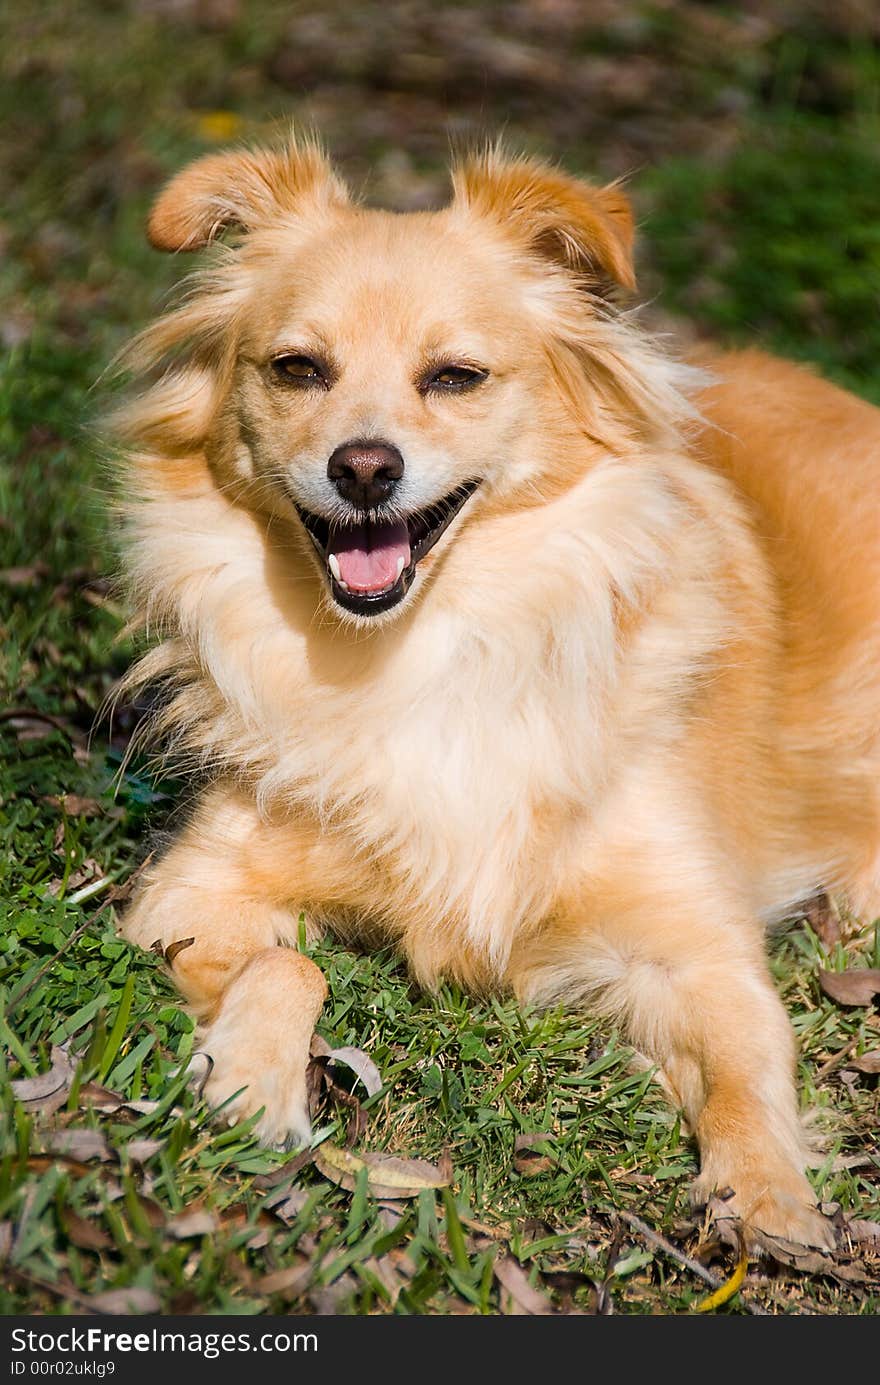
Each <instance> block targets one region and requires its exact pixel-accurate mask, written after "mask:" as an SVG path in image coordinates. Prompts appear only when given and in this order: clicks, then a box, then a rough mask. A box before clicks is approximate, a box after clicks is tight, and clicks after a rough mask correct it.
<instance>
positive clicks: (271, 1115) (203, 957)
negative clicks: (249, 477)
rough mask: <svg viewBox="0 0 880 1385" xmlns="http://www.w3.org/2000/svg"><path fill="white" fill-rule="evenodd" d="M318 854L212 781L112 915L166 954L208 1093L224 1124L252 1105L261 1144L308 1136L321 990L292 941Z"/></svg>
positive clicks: (313, 841) (313, 837) (312, 834)
mask: <svg viewBox="0 0 880 1385" xmlns="http://www.w3.org/2000/svg"><path fill="white" fill-rule="evenodd" d="M326 853H327V847H326V844H325V843H324V841H323V839H322V837H321V835H320V834H319V833H318V832H317V831H316V830H313V829H312V828H311V826H310V825H308V824H304V823H303V822H301V821H300V820H290V819H284V820H281V821H278V822H274V823H272V822H267V821H265V820H263V819H262V818H261V817H260V816H259V814H258V813H257V809H256V805H255V804H254V803H253V802H252V801H251V800H250V799H249V798H248V797H247V796H246V795H245V794H243V793H241V792H239V791H237V790H235V789H223V788H216V789H214V790H212V791H211V792H210V793H209V794H208V795H207V796H206V797H205V799H204V800H203V801H202V802H201V804H200V805H199V808H198V810H197V812H196V814H195V816H194V817H193V819H192V821H191V822H190V823H189V825H188V826H187V827H186V828H185V830H184V831H183V833H182V834H181V836H180V837H179V838H178V839H177V841H176V842H175V843H174V845H173V846H172V847H171V849H170V850H169V851H168V853H167V854H166V855H165V856H163V857H162V858H161V859H160V860H159V862H158V863H157V864H156V865H155V866H154V867H152V868H151V869H150V870H149V871H148V872H146V873H145V877H144V879H143V881H142V883H141V885H140V887H139V889H138V892H137V895H136V897H135V899H134V901H133V903H132V905H131V907H130V908H129V910H128V911H127V913H126V914H125V916H124V918H123V921H122V932H123V934H124V935H125V936H126V937H127V938H128V939H129V940H130V941H131V942H134V943H138V944H139V945H140V946H141V947H144V948H150V947H153V946H154V945H155V944H156V943H158V944H159V945H160V946H161V948H162V950H163V951H165V952H166V954H167V957H168V959H169V961H170V966H171V972H172V975H173V977H174V979H175V981H176V983H177V984H178V986H179V987H180V989H181V991H182V992H183V995H184V997H185V998H186V1000H187V1001H188V1002H189V1004H190V1005H191V1006H192V1008H193V1009H194V1010H195V1012H196V1013H197V1015H198V1016H199V1018H200V1020H201V1022H202V1032H201V1034H200V1036H199V1045H200V1047H201V1048H202V1049H203V1050H204V1051H206V1052H207V1053H208V1054H209V1055H210V1056H211V1058H212V1059H213V1067H212V1070H211V1074H210V1077H209V1079H208V1082H207V1084H206V1088H205V1095H206V1098H207V1100H208V1101H209V1102H210V1103H211V1105H213V1106H218V1105H221V1104H224V1112H223V1114H224V1116H225V1117H227V1118H228V1119H229V1120H230V1121H232V1120H237V1119H241V1118H244V1117H247V1116H251V1115H255V1114H256V1113H257V1112H258V1111H260V1109H261V1108H262V1115H261V1116H260V1119H259V1121H258V1123H257V1125H256V1127H255V1129H256V1133H257V1135H258V1136H259V1138H260V1139H261V1141H262V1142H263V1143H264V1144H270V1145H278V1146H291V1145H294V1144H298V1143H303V1142H305V1141H307V1140H308V1139H309V1135H310V1125H309V1114H308V1102H307V1098H306V1066H307V1064H308V1059H309V1044H310V1041H311V1037H312V1033H313V1030H314V1027H315V1023H316V1021H317V1019H318V1016H319V1014H320V1011H321V1007H322V1005H323V1003H324V999H325V996H326V993H327V987H326V983H325V981H324V977H323V976H322V974H321V972H320V971H319V970H318V968H317V967H316V966H315V964H314V963H313V962H312V961H310V960H309V959H308V958H307V957H305V956H303V954H302V953H300V952H297V951H295V950H294V948H295V943H296V939H297V932H298V920H299V915H300V909H301V908H303V907H304V906H306V905H307V904H308V901H309V900H310V899H314V898H315V895H314V888H315V886H316V883H317V879H316V877H319V876H320V875H321V873H322V866H323V867H324V868H326V865H327V862H326V859H322V858H324V857H326Z"/></svg>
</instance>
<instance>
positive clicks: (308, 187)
mask: <svg viewBox="0 0 880 1385" xmlns="http://www.w3.org/2000/svg"><path fill="white" fill-rule="evenodd" d="M307 201H312V202H318V203H323V204H324V205H330V204H336V205H343V204H344V203H346V202H347V201H348V190H347V189H346V187H345V184H344V183H343V182H342V181H341V179H340V178H338V177H337V175H336V174H335V173H334V172H333V169H332V168H331V166H330V164H329V162H328V160H327V157H326V155H325V154H324V153H323V151H322V150H321V149H320V148H319V147H318V145H317V144H315V143H312V142H296V143H293V142H291V143H290V144H289V145H287V146H286V147H284V148H281V149H254V150H232V151H229V152H227V153H224V154H208V155H206V157H205V158H203V159H198V160H197V161H196V162H195V163H193V164H190V165H189V166H188V167H187V168H184V169H183V170H182V171H181V172H180V173H178V174H177V175H176V177H174V178H172V179H171V182H170V183H168V185H167V186H166V187H165V188H163V189H162V191H161V192H160V194H159V196H158V198H157V199H156V202H155V204H154V206H153V210H152V211H151V213H150V218H149V221H148V223H147V235H148V236H149V239H150V243H151V244H152V245H154V246H155V247H156V249H157V250H199V249H200V248H201V247H202V246H203V245H208V244H209V243H210V242H211V241H212V240H214V239H215V237H216V236H217V235H219V233H220V232H221V231H222V230H223V229H224V228H225V227H227V226H237V227H239V228H240V229H241V230H243V231H252V230H254V229H255V228H256V227H258V226H260V225H261V224H263V223H265V222H267V221H270V220H271V219H272V218H273V216H277V215H278V214H279V212H280V213H284V212H293V211H295V210H296V209H297V208H300V207H302V205H303V204H304V203H305V202H307Z"/></svg>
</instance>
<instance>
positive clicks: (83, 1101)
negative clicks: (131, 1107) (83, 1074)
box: [79, 1082, 125, 1115]
mask: <svg viewBox="0 0 880 1385" xmlns="http://www.w3.org/2000/svg"><path fill="white" fill-rule="evenodd" d="M79 1104H80V1106H96V1107H97V1108H98V1110H99V1111H101V1112H102V1113H104V1114H107V1115H111V1114H112V1113H113V1112H114V1111H118V1110H119V1108H120V1106H124V1105H125V1097H124V1096H122V1095H121V1094H120V1093H119V1092H113V1091H111V1090H110V1088H109V1087H102V1086H101V1083H100V1082H84V1083H83V1084H82V1086H81V1087H80V1089H79Z"/></svg>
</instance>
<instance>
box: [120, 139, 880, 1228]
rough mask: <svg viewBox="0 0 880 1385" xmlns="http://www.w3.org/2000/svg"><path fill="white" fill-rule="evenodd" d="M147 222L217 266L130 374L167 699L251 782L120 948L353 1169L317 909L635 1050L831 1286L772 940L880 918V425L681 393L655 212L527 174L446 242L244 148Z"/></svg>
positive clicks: (724, 384)
mask: <svg viewBox="0 0 880 1385" xmlns="http://www.w3.org/2000/svg"><path fill="white" fill-rule="evenodd" d="M148 229H149V237H150V240H151V241H152V243H153V245H154V246H155V247H157V248H158V249H160V250H164V251H171V252H179V251H194V250H198V249H201V248H203V247H206V246H208V245H209V244H213V246H214V249H213V252H212V256H213V257H212V258H211V259H210V260H209V263H208V264H207V266H206V267H204V268H203V269H202V270H201V271H199V272H198V274H197V275H196V276H195V277H194V279H193V280H192V281H190V287H189V292H188V295H187V297H186V298H185V299H184V301H183V302H182V303H181V304H180V306H178V307H176V308H175V309H174V310H173V311H171V312H170V313H168V314H167V315H166V316H164V317H162V318H161V319H160V320H159V321H157V322H156V323H155V324H154V325H153V326H151V327H149V328H148V329H147V330H146V331H145V332H144V333H143V334H142V335H141V336H140V337H139V338H138V339H137V341H136V343H135V345H134V347H133V350H132V354H131V356H130V358H129V359H130V362H131V368H132V369H133V370H134V371H135V372H138V371H140V372H143V373H144V377H145V382H144V384H143V387H142V389H141V391H140V393H139V395H138V396H137V397H135V398H134V399H133V400H132V402H130V403H129V404H128V405H126V406H125V408H124V409H123V411H122V413H121V416H120V418H119V419H118V420H117V428H118V432H119V435H120V437H121V438H122V441H123V443H124V446H125V449H126V461H125V463H124V468H123V475H122V487H123V493H124V497H125V504H124V511H125V553H126V563H127V571H128V575H129V577H130V584H131V592H132V599H133V601H134V604H135V608H136V610H137V612H138V613H139V618H140V619H141V620H142V621H143V623H144V624H145V625H146V626H147V627H148V628H149V630H150V631H151V632H153V633H158V634H159V635H160V636H161V638H160V640H159V642H158V643H157V644H155V645H154V647H153V648H152V649H151V650H150V651H149V652H148V653H147V654H146V655H145V657H144V658H143V659H142V660H141V661H140V663H139V664H138V665H137V667H136V668H135V669H134V670H133V672H132V674H131V675H130V678H129V686H133V685H134V684H135V683H150V682H156V681H158V682H160V683H162V684H163V685H164V686H165V688H166V695H165V698H164V700H163V701H162V703H161V705H160V710H159V711H158V712H157V714H156V716H155V718H154V723H153V727H152V730H151V732H150V734H151V735H154V736H155V737H156V738H164V741H165V742H166V743H167V744H169V745H170V748H171V749H172V750H173V751H176V752H177V753H178V754H181V755H183V756H184V758H185V762H186V763H188V764H191V765H192V766H193V767H198V768H199V770H200V771H201V772H206V776H207V783H208V786H207V787H206V788H205V789H204V792H203V794H202V796H201V798H200V800H199V802H198V804H197V806H196V808H195V810H194V812H193V815H192V817H191V820H190V821H189V822H188V824H187V825H186V826H185V827H184V828H183V830H182V831H180V833H179V835H178V836H177V838H176V840H175V841H174V842H173V844H172V845H171V847H170V849H169V850H168V851H167V852H166V854H165V855H164V856H162V857H161V859H159V860H158V862H154V863H153V864H151V865H150V866H149V867H148V868H147V869H146V870H145V871H144V872H143V875H142V877H141V880H140V882H139V884H138V888H137V890H136V893H135V896H134V899H133V901H132V903H131V904H130V906H129V908H128V911H127V913H126V914H125V916H124V918H123V921H122V929H123V932H124V934H125V935H126V936H127V938H129V939H130V940H131V941H132V942H133V943H136V944H139V945H141V946H143V947H151V946H155V945H156V944H158V946H159V947H160V949H166V950H167V957H168V959H169V960H170V964H171V971H172V972H173V975H174V977H175V979H176V982H177V984H178V986H179V988H180V990H181V991H182V993H183V996H184V997H185V998H186V1001H187V1002H188V1003H189V1004H190V1005H191V1006H192V1007H193V1008H194V1010H195V1012H196V1013H197V1014H198V1016H199V1017H200V1021H201V1024H202V1026H203V1030H202V1035H203V1037H202V1047H203V1048H204V1049H205V1050H206V1051H207V1052H208V1053H209V1054H210V1055H211V1057H212V1058H213V1060H214V1066H213V1071H212V1074H211V1077H210V1080H209V1082H208V1085H207V1088H206V1096H207V1098H208V1100H209V1101H210V1102H211V1103H212V1104H214V1105H220V1104H222V1103H227V1105H226V1107H225V1114H227V1115H231V1116H232V1117H233V1118H239V1117H241V1118H243V1117H246V1116H254V1115H258V1116H259V1119H258V1121H257V1122H256V1125H255V1129H256V1131H257V1133H258V1135H259V1137H260V1139H261V1140H262V1141H263V1142H265V1143H267V1144H269V1145H279V1146H285V1145H287V1146H291V1145H293V1144H296V1143H299V1142H303V1141H307V1140H308V1139H309V1135H310V1130H309V1116H308V1109H307V1101H306V1086H305V1074H306V1064H307V1061H308V1050H309V1041H310V1038H311V1035H312V1032H313V1028H314V1025H315V1023H316V1021H317V1019H318V1016H319V1013H320V1010H321V1006H322V1002H323V1000H324V997H325V993H326V986H325V982H324V979H323V976H322V975H321V973H320V971H319V970H318V968H317V967H316V966H315V965H314V963H313V962H312V961H311V960H309V959H308V958H307V957H306V956H305V955H304V954H303V953H302V952H300V951H299V950H297V939H298V930H299V927H300V919H301V917H302V916H303V915H304V916H305V919H306V921H307V930H308V936H309V937H313V936H315V935H316V934H318V933H319V932H320V931H321V930H322V929H330V930H332V931H333V933H334V934H336V935H337V936H339V937H341V938H343V939H357V940H361V941H362V942H367V943H369V942H382V943H387V942H389V941H391V942H393V943H395V944H396V945H397V947H398V948H399V949H400V951H401V952H402V954H403V956H404V957H405V958H406V959H407V962H408V964H409V967H410V968H411V971H412V973H413V975H414V976H415V977H416V978H417V979H418V981H419V982H420V983H421V984H422V985H424V986H426V987H431V986H434V985H435V984H436V983H437V982H438V981H439V980H440V978H443V977H447V978H451V979H454V980H456V981H457V982H459V983H461V984H462V985H464V986H466V987H469V988H471V989H472V990H475V991H478V992H486V991H491V990H493V989H498V990H503V991H506V992H512V993H513V994H515V995H516V996H517V997H519V998H521V1000H522V1001H523V1002H528V1003H531V1004H536V1005H546V1004H550V1003H559V1002H564V1003H567V1004H569V1005H574V1006H586V1007H589V1008H590V1009H591V1010H592V1011H593V1012H594V1013H598V1014H601V1015H603V1016H607V1017H608V1018H609V1019H610V1020H612V1021H614V1022H616V1023H618V1024H620V1025H621V1026H622V1027H623V1030H624V1032H625V1033H626V1035H627V1037H628V1040H629V1041H630V1043H631V1044H632V1045H633V1047H634V1048H635V1049H636V1050H637V1051H638V1052H639V1053H641V1054H642V1055H643V1056H644V1057H645V1058H646V1059H647V1060H648V1062H649V1063H650V1064H652V1065H655V1066H656V1069H657V1071H658V1074H659V1075H660V1078H661V1080H662V1081H663V1083H664V1084H665V1086H666V1088H667V1090H668V1091H669V1093H670V1095H671V1098H672V1100H673V1101H674V1102H675V1103H676V1104H677V1105H678V1106H679V1107H680V1108H681V1109H682V1111H683V1113H684V1116H685V1118H686V1120H687V1123H688V1126H689V1128H690V1130H691V1131H692V1132H693V1134H694V1135H695V1137H696V1140H697V1142H698V1145H699V1150H700V1173H699V1176H698V1178H697V1181H696V1183H695V1185H694V1187H693V1190H692V1191H693V1197H694V1199H695V1201H696V1202H697V1203H698V1204H703V1203H705V1202H706V1201H707V1200H708V1199H709V1198H710V1197H711V1196H712V1195H713V1193H715V1192H717V1191H720V1190H724V1192H725V1194H726V1196H728V1198H729V1201H728V1204H727V1207H728V1210H729V1212H730V1214H731V1216H734V1217H736V1218H738V1219H739V1220H740V1222H741V1224H742V1227H743V1228H744V1231H745V1234H747V1235H748V1236H749V1237H750V1238H752V1239H753V1240H754V1239H755V1238H758V1239H760V1238H761V1237H768V1236H769V1237H774V1236H775V1237H780V1236H781V1237H784V1238H786V1239H789V1240H793V1241H797V1242H800V1243H803V1244H809V1245H813V1246H818V1247H822V1248H825V1249H827V1248H830V1247H831V1246H832V1245H833V1244H834V1239H835V1233H834V1230H833V1228H832V1225H831V1223H830V1222H829V1221H828V1220H827V1219H826V1218H825V1217H823V1215H822V1214H821V1212H820V1210H819V1209H818V1207H817V1205H816V1199H815V1197H814V1194H813V1191H812V1188H811V1186H810V1183H809V1182H808V1180H807V1178H806V1176H805V1173H804V1167H805V1162H806V1158H807V1142H806V1137H805V1134H804V1129H803V1126H802V1121H801V1117H800V1115H799V1109H798V1099H797V1094H796V1088H795V1081H794V1064H795V1045H794V1038H793V1033H792V1030H791V1026H790V1024H789V1021H788V1018H787V1016H786V1013H785V1010H784V1008H783V1005H782V1003H781V1001H780V999H779V998H778V996H777V994H776V991H775V989H774V986H773V984H772V981H771V978H770V976H769V973H768V968H767V963H766V955H765V945H764V938H765V929H766V927H767V925H768V924H770V923H772V922H773V921H774V920H780V919H782V918H784V917H785V916H786V914H787V912H788V913H790V911H791V910H792V908H793V906H794V905H795V904H796V903H797V902H798V901H800V900H802V899H804V898H805V897H807V896H808V895H810V894H811V893H812V892H814V891H815V890H817V889H818V888H824V889H828V890H836V891H840V892H843V893H844V894H845V895H846V896H847V898H848V900H849V902H850V904H851V907H852V908H853V909H854V910H855V911H859V912H860V913H861V914H862V915H864V916H873V913H875V912H877V911H878V908H880V687H878V677H877V673H878V667H880V501H878V496H880V412H878V411H877V410H875V409H874V408H872V407H871V406H870V405H868V404H867V403H863V402H861V401H860V400H858V399H856V398H855V397H853V396H851V395H849V394H847V393H845V392H843V391H842V390H840V389H838V388H836V387H835V386H833V385H831V384H828V383H825V382H823V381H822V380H821V379H820V378H818V377H817V376H816V375H815V374H813V373H812V372H811V371H810V370H808V369H806V368H804V367H800V366H795V365H792V364H788V363H786V362H783V361H781V360H777V359H774V358H772V357H770V356H767V355H764V354H761V353H760V352H757V351H746V352H744V353H742V354H718V355H715V356H712V355H706V356H704V357H703V358H702V359H701V360H700V361H698V362H697V364H696V365H695V364H694V363H693V362H683V361H679V360H677V359H674V358H673V357H672V355H671V354H670V353H669V352H668V350H667V349H666V348H665V347H663V346H662V345H660V344H658V343H657V342H656V341H654V340H653V339H652V338H651V337H650V336H649V335H648V334H647V333H646V332H645V331H644V330H643V328H642V327H641V325H640V323H639V321H638V319H637V316H636V315H635V313H634V312H633V311H631V310H629V309H627V307H626V295H627V294H628V293H631V292H632V290H633V289H634V287H635V280H634V272H633V259H632V251H633V221H632V215H631V211H630V207H629V204H628V202H627V199H626V197H625V195H624V193H623V191H622V190H621V188H620V186H618V185H616V184H612V185H610V186H605V187H600V186H593V185H590V184H588V183H586V182H583V181H579V180H578V179H576V178H574V177H570V176H568V175H567V174H566V173H564V172H561V171H559V170H558V169H556V168H554V167H550V166H548V165H545V164H543V163H541V162H540V161H536V160H534V159H530V158H523V157H517V156H513V155H507V154H506V153H505V152H504V151H503V150H502V149H500V148H498V147H490V148H488V149H486V150H484V151H480V152H476V153H474V154H472V155H469V156H466V157H464V158H463V159H462V161H461V162H460V163H459V164H458V165H457V166H456V167H455V169H454V171H453V174H452V196H451V200H450V202H449V204H448V205H447V206H446V207H444V208H443V209H441V210H438V211H433V212H417V213H407V214H396V213H393V212H389V211H383V210H375V209H371V208H367V207H364V206H362V205H359V204H358V203H357V202H355V201H354V200H353V199H352V198H351V196H350V194H349V192H348V191H347V189H346V187H345V185H344V183H343V182H342V180H341V179H340V177H339V176H338V175H337V174H336V173H335V172H334V170H333V168H332V166H331V165H330V163H329V162H328V160H327V158H326V156H325V155H324V153H323V152H322V150H321V148H320V147H319V146H318V144H317V143H316V142H314V141H310V140H301V139H299V140H298V139H291V141H290V142H288V143H286V144H283V145H282V146H280V147H274V148H256V149H245V150H238V151H231V152H228V153H219V154H212V155H210V156H207V157H204V158H202V159H200V160H199V161H197V162H195V163H193V164H192V165H191V166H189V167H187V168H185V169H183V171H181V172H180V173H179V174H178V175H177V176H176V177H174V178H173V179H172V181H171V182H170V183H169V184H168V185H167V186H166V187H165V188H164V190H163V191H162V192H161V193H160V195H159V197H158V200H157V201H156V203H155V206H154V207H153V210H152V213H151V216H150V220H149V228H148ZM224 231H226V232H227V233H228V234H227V235H226V236H225V237H224V238H223V239H222V240H221V239H219V238H220V235H221V232H224ZM175 944H180V945H179V946H175ZM171 959H173V960H171ZM731 1190H732V1191H731Z"/></svg>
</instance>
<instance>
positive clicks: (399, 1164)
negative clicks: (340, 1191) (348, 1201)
mask: <svg viewBox="0 0 880 1385" xmlns="http://www.w3.org/2000/svg"><path fill="white" fill-rule="evenodd" d="M315 1165H316V1167H317V1168H318V1169H319V1170H320V1172H321V1173H322V1174H323V1175H324V1177H325V1178H329V1180H330V1182H331V1183H336V1184H338V1186H339V1187H340V1188H347V1189H348V1191H349V1192H353V1191H354V1189H355V1188H356V1186H357V1180H358V1175H359V1174H360V1172H361V1170H362V1169H366V1170H367V1187H368V1188H369V1190H370V1192H371V1193H372V1194H373V1196H374V1197H384V1198H408V1197H417V1196H418V1194H419V1193H420V1192H422V1191H423V1189H425V1188H446V1187H448V1185H449V1182H450V1179H449V1178H446V1177H445V1176H444V1174H443V1173H442V1172H441V1170H440V1169H438V1168H437V1166H436V1164H429V1163H428V1161H427V1160H426V1159H401V1158H399V1157H398V1156H397V1155H396V1154H355V1153H354V1151H353V1150H350V1149H340V1148H339V1146H338V1145H331V1144H323V1145H320V1146H319V1148H318V1149H317V1150H316V1151H315Z"/></svg>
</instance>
